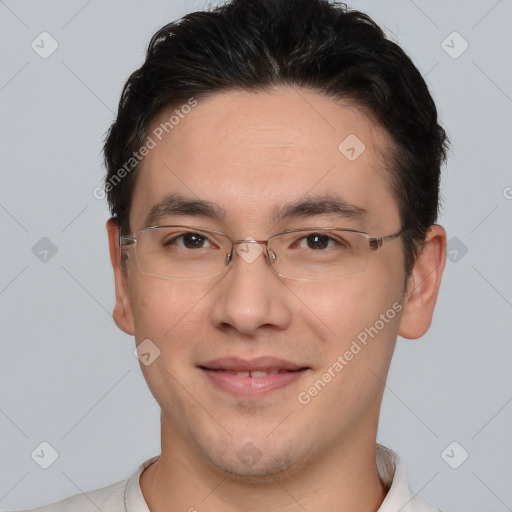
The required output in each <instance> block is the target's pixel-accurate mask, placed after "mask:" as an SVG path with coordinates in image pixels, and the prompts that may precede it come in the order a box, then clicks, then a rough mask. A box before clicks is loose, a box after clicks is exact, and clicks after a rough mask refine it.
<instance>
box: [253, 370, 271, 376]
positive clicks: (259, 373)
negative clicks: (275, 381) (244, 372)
mask: <svg viewBox="0 0 512 512" xmlns="http://www.w3.org/2000/svg"><path fill="white" fill-rule="evenodd" d="M267 375H268V373H267V372H264V371H261V372H251V377H266V376H267Z"/></svg>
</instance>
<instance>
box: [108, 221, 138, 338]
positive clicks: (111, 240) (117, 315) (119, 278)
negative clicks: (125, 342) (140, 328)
mask: <svg viewBox="0 0 512 512" xmlns="http://www.w3.org/2000/svg"><path fill="white" fill-rule="evenodd" d="M107 233H108V245H109V250H110V261H111V262H112V268H113V270H114V282H115V289H116V304H115V306H114V311H113V313H112V316H113V318H114V322H115V323H116V325H117V326H118V327H119V329H121V330H122V331H124V332H125V333H126V334H131V335H134V334H135V322H134V318H133V313H132V308H131V304H130V296H129V293H128V281H127V273H126V269H125V268H123V266H122V265H121V248H120V246H119V224H118V222H117V220H116V219H114V218H111V219H109V220H108V221H107Z"/></svg>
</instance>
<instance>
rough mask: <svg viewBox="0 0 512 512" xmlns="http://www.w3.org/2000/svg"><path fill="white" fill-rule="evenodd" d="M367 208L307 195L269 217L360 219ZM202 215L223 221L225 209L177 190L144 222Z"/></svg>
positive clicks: (336, 198)
mask: <svg viewBox="0 0 512 512" xmlns="http://www.w3.org/2000/svg"><path fill="white" fill-rule="evenodd" d="M367 213H368V212H367V210H366V209H364V208H362V207H360V206H356V205H353V204H350V203H348V202H347V201H345V200H344V199H343V198H342V197H340V196H338V195H333V194H331V195H322V196H307V197H304V198H301V199H297V200H295V201H292V202H289V203H286V204H284V205H282V206H278V207H276V208H275V209H274V211H273V213H272V220H273V221H274V222H275V223H276V224H278V223H280V222H283V221H285V220H288V219H297V218H305V217H311V216H317V215H336V216H338V217H342V218H344V219H350V220H356V221H360V222H364V221H365V220H366V219H367ZM167 216H171V217H175V216H182V217H204V218H208V219H213V220H221V221H224V219H225V217H226V212H225V210H224V209H223V208H222V207H220V206H219V205H217V204H215V203H212V202H210V201H206V200H204V199H191V198H187V197H184V196H182V195H179V194H169V195H167V196H165V197H164V198H163V199H162V200H161V201H159V202H158V203H157V204H155V205H154V206H153V207H152V208H151V210H150V212H149V213H148V215H147V217H146V219H145V220H144V226H143V227H148V226H153V225H155V223H156V222H157V221H158V220H160V219H161V218H163V217H167Z"/></svg>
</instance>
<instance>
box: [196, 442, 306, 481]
mask: <svg viewBox="0 0 512 512" xmlns="http://www.w3.org/2000/svg"><path fill="white" fill-rule="evenodd" d="M232 450H233V451H235V449H233V448H231V449H226V450H224V451H223V452H222V453H221V452H218V453H212V452H211V450H205V451H203V456H204V458H206V459H207V460H208V462H209V463H210V465H211V466H212V467H213V468H214V470H216V471H217V472H219V473H221V474H222V475H223V476H224V477H226V478H229V479H230V480H233V481H236V482H242V483H248V484H251V485H268V484H275V483H276V480H281V479H286V478H288V477H290V476H292V475H293V474H295V473H297V472H299V471H300V470H301V469H302V468H303V467H305V466H306V465H307V464H308V463H309V460H308V459H307V458H301V454H300V453H298V452H297V451H294V450H293V449H291V448H290V447H287V448H284V447H281V449H279V447H277V446H272V447H269V446H267V447H266V449H265V448H262V449H261V450H260V449H258V448H257V447H256V446H255V445H254V444H253V443H251V442H250V441H249V442H247V443H245V444H244V445H243V446H242V448H241V449H239V450H237V451H236V454H235V456H234V457H233V456H232V453H233V451H232ZM270 450H271V451H272V452H273V453H269V451H270Z"/></svg>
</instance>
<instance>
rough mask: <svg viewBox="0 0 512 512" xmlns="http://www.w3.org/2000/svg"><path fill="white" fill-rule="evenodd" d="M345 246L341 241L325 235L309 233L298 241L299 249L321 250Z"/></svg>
mask: <svg viewBox="0 0 512 512" xmlns="http://www.w3.org/2000/svg"><path fill="white" fill-rule="evenodd" d="M343 245H346V242H344V241H343V240H338V239H335V238H333V237H331V236H329V235H327V234H325V233H309V234H308V235H306V236H304V237H302V238H300V239H299V240H298V246H299V247H300V248H301V249H313V250H322V249H327V248H330V247H336V246H338V247H339V246H341V247H343Z"/></svg>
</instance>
